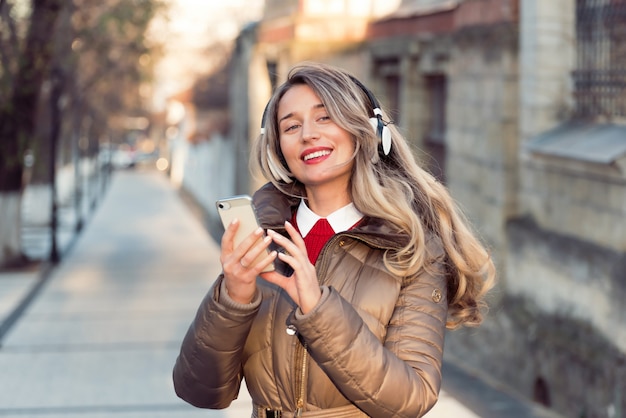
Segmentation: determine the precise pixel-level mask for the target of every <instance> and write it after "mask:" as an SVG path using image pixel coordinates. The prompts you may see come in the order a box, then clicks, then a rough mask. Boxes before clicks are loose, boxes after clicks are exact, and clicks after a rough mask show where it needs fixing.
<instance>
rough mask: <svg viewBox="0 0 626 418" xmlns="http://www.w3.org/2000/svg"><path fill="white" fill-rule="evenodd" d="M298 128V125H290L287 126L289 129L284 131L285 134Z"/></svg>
mask: <svg viewBox="0 0 626 418" xmlns="http://www.w3.org/2000/svg"><path fill="white" fill-rule="evenodd" d="M298 126H299V125H297V124H294V125H289V126H287V127H286V128H285V129H284V131H285V132H291V131H295V130H296V129H298Z"/></svg>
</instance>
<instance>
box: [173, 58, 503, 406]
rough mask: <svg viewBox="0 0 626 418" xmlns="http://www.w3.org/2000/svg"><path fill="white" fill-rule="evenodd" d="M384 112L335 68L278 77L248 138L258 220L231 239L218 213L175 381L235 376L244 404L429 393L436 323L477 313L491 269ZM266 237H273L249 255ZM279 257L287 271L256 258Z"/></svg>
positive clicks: (403, 398) (184, 386)
mask: <svg viewBox="0 0 626 418" xmlns="http://www.w3.org/2000/svg"><path fill="white" fill-rule="evenodd" d="M385 120H386V115H385V113H384V112H383V110H381V109H380V107H379V105H378V102H377V101H376V100H375V98H374V96H373V95H372V94H371V92H370V91H369V90H368V89H367V88H366V87H365V86H363V85H362V84H361V83H360V82H358V80H356V79H355V78H354V77H353V76H351V75H350V74H348V73H346V72H345V71H343V70H341V69H339V68H335V67H331V66H327V65H322V64H315V63H307V64H303V65H300V66H297V67H296V68H294V69H293V70H292V71H291V72H290V73H289V76H288V78H287V81H286V82H285V83H284V84H282V85H281V86H279V87H278V88H277V89H276V91H275V92H274V95H273V96H272V98H271V99H270V102H269V103H268V105H267V111H266V114H265V117H264V121H263V124H262V125H263V127H264V129H263V131H262V134H261V135H260V136H259V138H258V139H257V141H256V142H255V145H254V148H253V161H252V163H253V165H256V166H257V168H259V169H260V170H261V172H262V173H263V174H264V175H265V176H266V177H267V178H268V179H269V180H270V182H269V183H268V184H266V185H265V186H263V187H262V188H261V189H259V190H258V191H257V192H256V193H255V195H254V197H253V200H254V205H255V207H256V210H257V212H256V213H257V216H258V219H259V222H260V224H261V226H262V229H261V228H259V229H258V230H257V231H255V232H254V233H252V234H250V235H249V236H248V237H247V238H245V239H244V240H243V241H241V243H239V244H237V245H235V243H234V239H233V237H234V236H235V234H236V232H237V229H238V225H239V223H238V222H232V223H231V224H230V225H228V226H227V227H226V231H225V233H224V235H223V237H222V241H221V253H220V261H221V263H222V269H223V271H222V274H221V275H220V276H219V277H218V280H217V281H216V282H215V284H214V285H213V286H212V288H211V290H210V291H209V293H208V294H207V296H206V297H205V300H204V301H203V302H202V304H201V305H200V307H199V309H198V313H197V315H196V319H195V320H194V322H193V323H192V324H191V326H190V328H189V330H188V332H187V335H186V336H185V339H184V341H183V344H182V347H181V351H180V355H179V357H178V359H177V361H176V365H175V366H174V386H175V389H176V393H177V394H178V396H180V397H181V398H183V399H184V400H186V401H187V402H189V403H191V404H193V405H196V406H198V407H204V408H225V407H227V406H228V405H230V403H231V402H232V401H233V399H235V398H236V397H237V394H238V392H239V385H240V384H241V381H242V379H245V381H246V383H247V385H248V389H249V392H250V394H251V396H252V401H253V403H254V409H253V412H252V416H253V417H264V418H266V417H276V416H288V417H292V416H302V417H307V416H308V417H338V416H341V417H346V418H357V417H367V416H371V417H390V416H406V417H409V416H411V417H420V416H423V415H424V414H425V413H426V412H427V411H428V410H430V409H431V408H432V406H433V405H434V404H435V402H436V401H437V397H438V396H439V388H440V385H441V365H442V358H443V339H444V335H445V329H446V327H448V328H456V327H459V326H461V325H468V326H471V325H478V324H480V322H481V321H482V312H481V309H482V308H483V307H484V301H483V298H484V296H485V293H486V292H487V291H488V290H489V289H490V288H491V286H492V285H493V280H494V275H495V272H494V267H493V263H492V261H491V258H490V256H489V254H488V253H487V251H486V250H485V248H484V247H483V246H482V245H481V243H480V242H479V241H478V240H477V239H476V237H475V236H474V234H473V233H472V231H471V230H470V228H469V226H468V224H467V222H466V221H465V219H464V217H463V215H462V214H461V213H460V212H459V211H458V209H457V208H456V206H455V205H454V202H453V201H452V199H451V198H450V196H449V194H448V192H447V190H446V189H445V187H444V186H443V185H442V184H441V183H439V182H438V181H437V180H436V179H435V178H433V177H432V176H431V175H430V174H429V173H428V172H426V171H425V170H424V169H422V168H421V167H420V166H419V165H418V164H417V163H416V162H415V160H414V159H413V157H412V153H411V151H410V148H409V145H408V144H407V142H406V140H405V139H404V138H403V137H402V136H401V135H400V133H399V131H398V130H397V129H395V128H394V127H393V126H391V125H389V126H388V123H387V122H385ZM372 121H373V123H372ZM372 127H374V129H372ZM383 138H390V140H391V147H390V148H389V144H388V143H385V141H384V140H383ZM383 143H385V145H383ZM263 230H266V231H267V236H266V237H265V239H260V238H261V237H262V236H263V235H264V234H263ZM271 244H275V245H277V246H278V247H281V248H282V249H284V250H285V251H284V252H282V251H281V252H276V251H272V252H270V255H269V256H267V257H261V259H260V261H255V260H259V258H258V256H259V254H262V252H264V251H266V250H267V249H268V248H270V245H271ZM276 258H278V259H279V260H280V261H282V262H284V263H286V264H288V265H289V266H291V267H292V269H293V274H291V275H289V276H284V275H282V274H280V273H278V272H276V271H270V272H263V270H264V269H265V267H267V266H268V265H269V264H270V263H272V262H273V261H274V260H275V259H276Z"/></svg>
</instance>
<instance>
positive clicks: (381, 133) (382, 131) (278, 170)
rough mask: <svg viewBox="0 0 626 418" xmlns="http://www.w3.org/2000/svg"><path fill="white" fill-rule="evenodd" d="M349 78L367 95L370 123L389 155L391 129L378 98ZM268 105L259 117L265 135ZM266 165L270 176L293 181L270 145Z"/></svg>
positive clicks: (380, 145)
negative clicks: (370, 107) (260, 117)
mask: <svg viewBox="0 0 626 418" xmlns="http://www.w3.org/2000/svg"><path fill="white" fill-rule="evenodd" d="M350 79H352V81H353V82H354V84H356V85H357V86H358V87H359V88H360V89H361V90H362V91H363V92H364V93H365V95H366V96H367V98H368V100H369V101H370V104H371V105H372V112H373V113H374V116H373V117H371V118H369V121H370V125H372V128H373V129H374V133H376V137H377V138H378V144H379V147H380V149H381V151H382V152H383V154H384V155H389V153H390V152H391V131H390V130H389V128H388V127H387V125H388V124H389V122H385V121H384V120H383V112H382V110H380V105H379V104H378V100H376V97H374V95H373V94H372V92H371V91H369V89H368V88H367V87H365V86H364V85H363V83H361V82H360V81H359V80H357V79H356V78H355V77H353V76H350ZM268 107H269V103H268V104H267V105H266V106H265V110H263V118H262V119H261V135H265V117H266V115H267V109H268ZM266 151H267V165H268V167H269V169H270V172H271V173H272V176H273V177H274V179H276V180H277V181H284V182H285V183H287V184H289V183H292V182H293V179H292V178H291V177H289V176H288V175H286V174H285V169H284V168H283V167H284V166H283V164H280V163H279V162H278V161H276V159H275V158H274V156H273V154H272V153H271V150H270V146H269V145H268V146H267V150H266Z"/></svg>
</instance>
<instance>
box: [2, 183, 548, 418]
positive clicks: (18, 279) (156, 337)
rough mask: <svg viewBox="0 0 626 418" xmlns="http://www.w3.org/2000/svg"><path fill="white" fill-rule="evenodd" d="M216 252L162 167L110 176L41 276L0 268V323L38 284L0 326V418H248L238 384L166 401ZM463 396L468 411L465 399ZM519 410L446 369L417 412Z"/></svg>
mask: <svg viewBox="0 0 626 418" xmlns="http://www.w3.org/2000/svg"><path fill="white" fill-rule="evenodd" d="M218 253H219V252H218V246H217V244H216V243H215V241H213V240H212V239H211V238H210V237H209V235H208V233H207V232H206V231H205V229H204V227H203V226H202V224H201V222H200V221H199V220H197V219H196V218H194V216H193V215H192V213H191V211H190V210H189V208H188V207H186V206H185V204H184V203H183V202H182V200H181V199H180V198H179V195H178V193H177V191H176V190H175V189H174V188H173V187H172V186H171V185H170V184H169V182H168V180H167V178H165V177H164V176H163V174H160V173H158V172H152V171H128V172H117V173H116V174H115V177H114V180H113V183H112V184H111V185H110V188H109V191H108V194H107V196H106V198H105V199H104V201H103V202H102V204H101V206H100V207H99V208H98V209H97V212H96V213H95V215H94V217H93V219H92V220H90V222H89V223H88V225H87V226H86V228H85V230H84V231H83V232H82V235H81V236H80V237H79V238H78V241H77V242H76V243H75V244H74V245H73V248H72V251H71V252H70V254H68V255H67V256H66V258H65V259H63V260H62V262H61V264H59V265H58V266H56V267H55V269H54V270H52V271H51V272H50V274H49V275H47V276H46V277H44V279H45V280H43V281H40V277H39V276H38V274H39V273H40V272H41V271H39V270H35V271H28V272H17V273H7V272H4V273H1V274H0V321H1V322H0V326H1V325H2V324H5V320H6V319H7V318H10V317H11V315H12V314H13V313H14V309H15V307H16V306H19V304H20V303H21V301H22V300H23V297H24V296H25V295H28V294H29V292H30V291H31V289H33V286H39V289H37V290H38V291H37V292H35V293H34V294H32V299H31V300H30V303H29V304H28V305H27V306H25V309H24V310H23V312H19V315H13V319H14V321H13V323H12V324H11V326H10V327H9V328H8V329H7V328H6V327H5V331H6V333H4V335H2V333H0V338H1V340H0V343H1V346H0V370H1V371H2V373H0V387H1V388H2V390H0V416H2V417H13V418H17V417H20V418H25V417H32V418H38V417H45V418H61V417H78V418H80V417H94V418H100V417H113V418H144V417H145V418H147V417H155V418H160V417H168V418H177V417H194V416H197V417H209V418H211V417H212V418H218V417H221V418H229V417H233V418H235V417H237V418H239V417H248V416H250V411H251V407H250V398H249V396H248V394H247V393H246V392H245V390H242V393H241V394H240V399H238V400H237V401H235V402H234V403H233V405H232V406H231V407H230V408H228V409H226V410H223V411H206V410H200V409H196V408H193V407H191V406H189V405H187V404H186V403H184V402H183V401H181V400H180V399H178V398H177V397H176V395H175V394H174V390H173V387H172V383H171V370H172V366H173V363H174V360H175V358H176V356H177V354H178V350H179V346H180V342H181V340H182V338H183V335H184V334H185V332H186V330H187V327H188V326H189V323H190V321H191V320H192V318H193V315H194V313H195V311H196V308H197V306H198V304H199V303H200V300H201V299H202V298H203V297H204V295H205V293H206V291H207V290H208V288H209V286H210V285H211V280H213V279H214V278H215V277H216V276H217V275H218V273H219V271H220V265H219V261H218ZM448 376H449V378H448ZM481 384H482V386H480V385H481ZM453 394H454V395H453ZM459 395H462V396H459ZM461 398H464V399H463V402H464V404H465V405H464V404H463V403H461V402H460V401H459V399H461ZM481 399H484V400H485V402H483V401H481ZM490 402H491V403H490ZM507 402H508V404H507ZM472 403H473V405H474V406H473V408H474V411H472V410H470V409H469V408H468V407H467V406H466V405H472ZM490 405H491V406H493V407H494V408H495V409H493V408H492V409H490ZM502 405H508V406H509V407H510V408H514V409H516V410H517V411H518V413H523V414H525V415H516V414H515V413H512V412H511V411H512V410H510V409H509V410H506V409H502ZM498 408H501V409H500V410H499V412H498ZM476 411H477V412H476ZM494 411H495V412H494ZM529 411H530V409H528V404H524V403H523V402H519V400H516V399H515V398H513V397H510V396H508V395H506V394H504V393H503V392H499V391H495V390H494V389H493V388H491V387H489V386H487V385H485V384H484V383H480V382H479V381H478V380H477V379H476V378H474V377H472V376H470V375H469V374H467V373H464V372H463V371H461V370H460V369H458V368H455V367H454V366H452V365H449V366H446V368H445V369H444V391H443V392H442V395H441V398H440V401H439V402H438V404H437V405H436V406H435V408H434V409H433V411H431V412H430V413H429V414H428V415H427V417H428V418H443V417H453V418H476V417H485V418H487V417H499V416H502V417H547V416H548V415H542V414H539V413H537V414H536V415H535V414H534V413H530V412H529Z"/></svg>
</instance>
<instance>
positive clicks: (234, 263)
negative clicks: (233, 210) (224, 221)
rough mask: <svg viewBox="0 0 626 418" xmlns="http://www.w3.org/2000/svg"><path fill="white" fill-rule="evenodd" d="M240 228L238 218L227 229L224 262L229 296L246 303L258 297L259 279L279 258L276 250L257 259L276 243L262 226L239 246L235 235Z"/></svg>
mask: <svg viewBox="0 0 626 418" xmlns="http://www.w3.org/2000/svg"><path fill="white" fill-rule="evenodd" d="M238 228H239V221H238V220H237V219H235V220H234V221H233V222H231V223H230V225H228V227H227V228H226V231H224V235H223V236H222V250H221V253H220V262H221V263H222V269H223V271H224V281H225V285H226V290H228V295H229V296H230V298H231V299H232V300H234V301H235V302H238V303H243V304H246V303H250V302H252V300H253V299H254V295H255V293H256V278H257V276H258V275H259V273H261V271H263V269H265V267H267V266H268V265H269V264H271V262H272V261H273V260H274V259H275V258H276V251H272V252H271V253H270V254H269V255H267V256H266V257H263V258H261V259H259V260H257V258H258V257H259V255H261V254H264V252H265V251H266V250H267V248H268V246H269V245H270V243H271V242H272V239H271V238H270V237H269V236H266V237H263V229H262V228H258V229H257V230H255V231H254V232H253V233H252V234H250V235H249V236H247V237H246V238H245V239H244V240H243V241H242V242H241V244H239V245H238V246H237V247H235V243H234V237H235V233H236V232H237V229H238Z"/></svg>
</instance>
